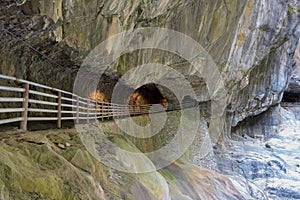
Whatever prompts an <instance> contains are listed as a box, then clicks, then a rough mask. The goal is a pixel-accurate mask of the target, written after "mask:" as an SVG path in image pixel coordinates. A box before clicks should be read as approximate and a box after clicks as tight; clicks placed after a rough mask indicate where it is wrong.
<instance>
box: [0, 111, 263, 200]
mask: <svg viewBox="0 0 300 200" xmlns="http://www.w3.org/2000/svg"><path fill="white" fill-rule="evenodd" d="M176 116H177V114H176V113H175V117H176ZM145 120H147V117H139V119H137V121H138V122H143V121H145ZM101 124H102V126H103V128H104V130H105V133H106V134H108V136H109V138H110V140H111V141H112V142H114V143H115V144H116V145H120V146H121V147H122V148H125V149H126V150H129V149H130V151H132V150H134V151H137V152H138V151H139V150H138V148H137V147H136V146H134V145H132V143H131V142H130V138H126V137H124V136H122V135H118V134H115V135H111V132H113V129H114V127H115V128H116V127H117V126H116V125H115V124H114V123H113V122H106V123H101ZM77 130H78V129H77ZM77 130H76V129H65V130H51V131H35V132H24V133H23V134H14V133H15V132H10V133H1V136H0V153H1V157H0V172H1V173H0V174H1V175H0V198H1V199H3V200H10V199H11V200H18V199H20V200H21V199H22V200H27V199H28V200H31V199H57V200H60V199H61V200H64V199H95V200H96V199H97V200H98V199H153V200H156V199H202V198H203V199H249V198H251V196H250V194H249V193H247V192H246V190H245V189H244V188H243V187H244V185H243V184H241V183H239V182H236V181H235V179H234V178H233V177H229V178H228V177H226V176H224V175H222V174H219V173H217V172H214V171H210V170H207V169H204V168H200V167H198V166H195V165H192V164H190V162H187V161H185V159H179V160H178V161H176V162H175V163H173V164H172V165H170V166H168V167H166V168H164V169H161V170H158V171H154V172H151V173H141V174H134V173H128V172H122V171H117V170H113V169H111V168H110V167H107V166H105V165H103V164H101V163H100V162H99V161H97V160H96V159H95V158H94V157H93V156H91V154H90V153H88V151H87V150H86V149H85V147H84V146H83V144H82V143H81V141H80V138H79V134H78V132H77ZM138 143H140V145H139V148H140V149H142V147H143V143H141V142H138ZM146 145H148V146H149V145H150V144H149V143H146ZM155 145H158V144H155ZM144 146H145V145H144ZM125 162H126V163H127V164H130V161H128V160H127V161H125ZM147 165H148V164H147V162H140V166H143V167H145V168H147V167H149V166H147ZM261 195H262V196H263V194H260V196H261Z"/></svg>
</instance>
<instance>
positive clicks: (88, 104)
mask: <svg viewBox="0 0 300 200" xmlns="http://www.w3.org/2000/svg"><path fill="white" fill-rule="evenodd" d="M86 108H87V109H86V111H87V120H86V122H87V123H90V100H89V99H88V100H87V106H86Z"/></svg>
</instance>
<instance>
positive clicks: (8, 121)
mask: <svg viewBox="0 0 300 200" xmlns="http://www.w3.org/2000/svg"><path fill="white" fill-rule="evenodd" d="M22 120H23V118H22V117H16V118H11V119H2V120H0V124H7V123H12V122H20V121H22Z"/></svg>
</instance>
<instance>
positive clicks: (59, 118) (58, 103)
mask: <svg viewBox="0 0 300 200" xmlns="http://www.w3.org/2000/svg"><path fill="white" fill-rule="evenodd" d="M57 97H58V99H57V128H61V92H58V94H57Z"/></svg>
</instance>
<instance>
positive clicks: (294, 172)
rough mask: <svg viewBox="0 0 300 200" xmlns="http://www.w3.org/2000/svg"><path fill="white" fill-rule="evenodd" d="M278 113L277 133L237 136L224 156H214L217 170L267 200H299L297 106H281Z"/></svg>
mask: <svg viewBox="0 0 300 200" xmlns="http://www.w3.org/2000/svg"><path fill="white" fill-rule="evenodd" d="M277 114H278V116H277V117H278V118H281V123H279V124H278V125H277V126H276V129H277V133H276V134H273V135H271V136H270V135H269V136H268V137H266V138H263V137H257V138H256V139H254V138H251V137H249V136H247V135H243V136H240V135H239V136H238V135H237V136H236V137H235V140H236V141H230V142H228V149H227V152H226V153H225V154H222V153H221V154H219V153H216V155H218V156H217V158H218V159H217V160H218V164H219V169H220V171H222V172H224V173H226V174H230V175H238V176H242V177H244V178H245V180H246V181H247V182H251V184H254V185H256V186H257V187H258V188H260V189H261V190H262V191H263V192H264V193H266V196H268V197H269V198H270V199H278V200H279V199H299V198H300V185H299V182H300V168H299V162H300V160H299V155H300V149H299V144H300V131H299V128H300V121H299V107H298V106H296V105H294V106H290V107H280V108H278V110H277ZM256 133H261V132H259V130H258V129H257V130H256ZM262 135H263V134H262ZM248 186H250V185H248ZM250 190H251V187H250ZM254 196H255V194H254Z"/></svg>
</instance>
